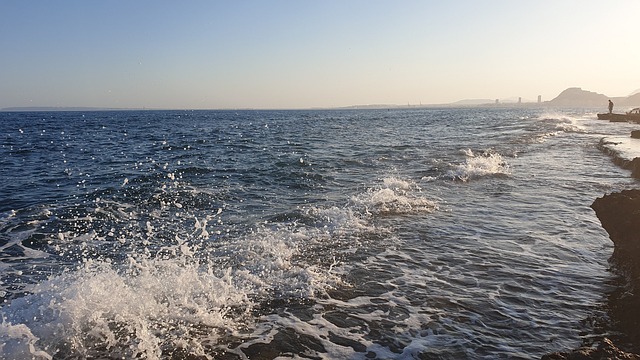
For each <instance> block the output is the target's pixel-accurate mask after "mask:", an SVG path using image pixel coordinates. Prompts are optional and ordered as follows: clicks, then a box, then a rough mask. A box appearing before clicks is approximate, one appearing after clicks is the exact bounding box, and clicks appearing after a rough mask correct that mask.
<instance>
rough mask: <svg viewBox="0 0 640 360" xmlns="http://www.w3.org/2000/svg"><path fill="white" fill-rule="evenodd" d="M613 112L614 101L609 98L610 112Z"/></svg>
mask: <svg viewBox="0 0 640 360" xmlns="http://www.w3.org/2000/svg"><path fill="white" fill-rule="evenodd" d="M612 112H613V101H611V99H609V114H611V113H612Z"/></svg>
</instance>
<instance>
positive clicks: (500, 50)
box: [0, 0, 640, 109]
mask: <svg viewBox="0 0 640 360" xmlns="http://www.w3.org/2000/svg"><path fill="white" fill-rule="evenodd" d="M639 21H640V1H637V0H629V1H622V0H608V1H603V0H598V1H595V0H575V1H568V0H549V1H543V0H535V1H534V0H529V1H526V0H521V1H513V0H505V1H493V0H483V1H480V0H468V1H462V0H451V1H448V0H447V1H428V0H422V1H404V0H403V1H391V0H388V1H376V0H373V1H372V0H367V1H364V0H363V1H349V0H339V1H338V0H336V1H331V0H323V1H301V0H291V1H267V0H263V1H243V0H237V1H235V0H234V1H205V0H203V1H157V0H156V1H143V0H135V1H132V0H126V1H125V0H122V1H119V0H112V1H104V0H78V1H65V0H60V1H45V0H42V1H38V0H33V1H22V0H0V108H2V107H9V106H97V107H119V108H128V107H133V108H141V107H147V108H205V109H206V108H244V107H253V108H305V107H331V106H346V105H353V104H407V103H411V104H418V103H420V102H421V103H423V104H434V103H448V102H453V101H456V100H460V99H469V98H490V99H496V98H502V99H504V98H508V97H517V96H521V97H522V98H523V99H528V100H535V99H536V98H537V96H538V95H542V98H543V100H550V99H551V98H553V97H555V96H557V95H558V94H559V93H560V92H561V91H562V90H564V89H565V88H567V87H572V86H577V87H582V88H583V89H585V90H590V91H596V92H599V93H603V94H606V95H608V96H626V95H628V94H629V93H631V92H632V91H634V90H637V89H639V88H640V40H639V39H640V30H639V29H638V23H639Z"/></svg>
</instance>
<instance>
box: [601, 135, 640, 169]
mask: <svg viewBox="0 0 640 360" xmlns="http://www.w3.org/2000/svg"><path fill="white" fill-rule="evenodd" d="M612 144H613V145H616V143H613V142H610V141H607V140H606V139H600V143H598V149H600V150H601V151H602V152H604V153H605V154H607V155H609V156H610V157H611V161H613V163H614V164H616V165H618V166H620V167H621V168H623V169H627V170H631V176H633V177H634V178H636V179H640V157H637V158H634V159H633V160H629V159H627V158H625V157H623V156H621V155H620V152H619V151H616V150H615V149H613V148H611V147H610V146H608V145H612Z"/></svg>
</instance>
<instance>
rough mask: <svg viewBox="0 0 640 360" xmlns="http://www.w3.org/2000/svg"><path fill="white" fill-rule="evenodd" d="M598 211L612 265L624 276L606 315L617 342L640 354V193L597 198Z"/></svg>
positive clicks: (595, 205) (630, 192)
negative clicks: (610, 253)
mask: <svg viewBox="0 0 640 360" xmlns="http://www.w3.org/2000/svg"><path fill="white" fill-rule="evenodd" d="M591 208H592V209H593V210H595V212H596V216H597V217H598V219H600V222H601V223H602V227H604V229H605V230H606V231H607V233H609V238H610V239H611V241H612V242H613V245H614V249H613V254H612V256H611V258H610V259H609V262H610V263H611V265H612V271H613V272H614V273H616V274H618V275H620V276H621V279H622V283H621V285H620V289H618V290H617V291H614V292H612V293H610V294H609V296H608V301H607V313H608V315H609V318H610V320H611V326H612V327H613V330H614V331H615V333H616V334H618V335H617V336H616V339H615V343H616V345H617V346H619V347H620V348H622V349H624V350H626V351H633V352H636V353H638V352H640V190H638V189H634V190H623V191H620V192H617V193H612V194H609V195H604V196H603V197H601V198H598V199H596V200H595V201H594V202H593V204H592V205H591Z"/></svg>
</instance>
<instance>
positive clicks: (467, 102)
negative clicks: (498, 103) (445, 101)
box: [451, 99, 495, 106]
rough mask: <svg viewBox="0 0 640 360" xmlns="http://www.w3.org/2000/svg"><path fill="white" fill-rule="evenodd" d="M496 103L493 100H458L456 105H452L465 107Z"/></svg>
mask: <svg viewBox="0 0 640 360" xmlns="http://www.w3.org/2000/svg"><path fill="white" fill-rule="evenodd" d="M494 102H495V100H491V99H464V100H458V101H456V102H454V103H451V105H464V106H469V105H484V104H492V103H494Z"/></svg>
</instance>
